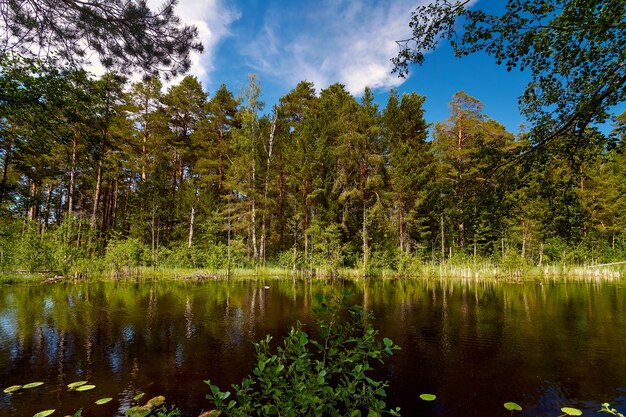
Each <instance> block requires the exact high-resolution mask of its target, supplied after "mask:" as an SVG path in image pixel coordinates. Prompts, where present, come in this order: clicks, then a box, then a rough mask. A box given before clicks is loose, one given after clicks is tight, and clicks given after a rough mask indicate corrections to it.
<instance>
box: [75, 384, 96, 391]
mask: <svg viewBox="0 0 626 417" xmlns="http://www.w3.org/2000/svg"><path fill="white" fill-rule="evenodd" d="M95 387H96V386H95V385H81V386H80V387H78V388H76V391H89V390H90V389H94V388H95Z"/></svg>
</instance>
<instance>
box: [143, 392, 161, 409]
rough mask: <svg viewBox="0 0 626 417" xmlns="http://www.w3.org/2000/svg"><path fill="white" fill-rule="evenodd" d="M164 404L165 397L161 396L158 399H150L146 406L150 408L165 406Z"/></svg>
mask: <svg viewBox="0 0 626 417" xmlns="http://www.w3.org/2000/svg"><path fill="white" fill-rule="evenodd" d="M164 402H165V397H164V396H162V395H159V396H158V397H154V398H151V399H149V400H148V402H147V403H146V405H147V406H148V407H158V406H160V405H163V403H164Z"/></svg>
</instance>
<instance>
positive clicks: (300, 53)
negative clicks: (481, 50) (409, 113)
mask: <svg viewBox="0 0 626 417" xmlns="http://www.w3.org/2000/svg"><path fill="white" fill-rule="evenodd" d="M423 1H426V0H423ZM419 3H420V1H415V0H413V1H410V0H363V1H350V0H308V1H289V0H268V1H265V0H235V1H228V2H227V1H222V0H180V2H179V5H178V8H177V14H178V15H179V16H180V17H181V18H182V19H183V20H184V21H186V22H188V23H192V24H195V25H196V26H197V27H198V28H199V32H200V37H201V40H202V41H203V43H204V45H205V52H204V53H203V54H202V55H201V56H195V57H194V65H193V67H192V70H191V73H192V74H193V75H196V76H198V78H199V79H200V80H201V81H202V83H203V85H204V86H205V89H207V90H208V92H209V94H211V93H212V92H214V91H215V90H216V89H217V88H218V87H219V85H220V84H222V83H224V84H226V85H227V86H228V88H229V89H230V90H231V91H234V92H235V93H236V92H237V91H238V90H239V89H240V88H242V87H245V85H246V83H247V77H248V74H249V73H255V74H257V76H258V78H259V79H260V82H261V86H262V94H263V100H264V101H265V103H266V105H267V106H266V109H267V110H269V109H270V108H271V105H273V104H274V103H276V102H277V101H278V99H279V97H280V96H282V95H284V94H286V93H287V92H289V91H290V90H291V89H292V88H294V87H295V86H296V84H297V83H298V82H299V81H301V80H308V81H312V82H314V84H315V87H316V88H317V90H318V91H319V90H320V89H322V88H325V87H327V86H328V85H330V84H332V83H335V82H340V83H342V84H345V85H346V88H347V89H348V90H349V91H350V92H351V93H353V94H354V95H357V96H358V95H360V94H361V93H362V91H363V89H364V87H365V86H370V87H371V88H372V89H373V91H374V93H375V97H376V100H377V102H378V103H379V104H380V106H381V108H382V107H384V105H385V103H386V100H387V96H388V93H389V90H390V89H391V88H396V89H397V90H398V91H399V92H400V93H402V92H416V93H418V94H422V95H425V96H426V103H425V109H426V119H427V120H428V121H429V122H436V121H439V120H443V119H445V118H447V117H448V115H449V108H448V103H449V101H450V99H451V97H452V95H453V94H454V93H455V92H457V91H460V90H464V91H465V92H466V93H468V94H470V95H471V96H474V97H476V98H478V99H479V100H481V101H482V102H483V103H484V104H485V107H484V112H485V113H486V114H487V115H488V116H490V117H491V118H493V119H495V120H497V121H499V122H501V123H503V124H504V125H505V126H506V127H507V129H508V130H509V131H512V132H515V133H517V132H518V131H519V126H520V124H521V123H522V122H523V121H524V119H523V118H522V117H521V116H520V114H519V111H518V108H517V98H518V96H520V95H521V93H522V91H523V88H524V86H525V85H526V83H527V80H528V76H527V74H524V73H520V72H519V71H516V70H513V71H511V72H507V71H506V69H505V68H504V67H502V66H498V65H496V64H494V62H493V59H491V58H490V57H488V56H485V55H483V54H475V55H471V56H469V57H464V58H462V59H459V58H455V57H454V56H453V54H452V51H451V48H450V46H449V45H448V44H442V45H441V46H440V47H439V48H438V49H437V50H435V51H434V52H431V53H429V54H428V55H427V56H426V62H425V64H424V65H423V66H421V67H420V66H413V67H412V68H411V72H410V75H409V77H408V78H407V79H401V78H398V77H397V76H396V75H395V74H391V73H390V72H391V68H392V66H391V63H390V61H389V60H390V58H392V57H393V56H394V55H395V54H396V53H397V51H398V47H397V45H396V43H395V41H396V40H398V39H404V38H406V37H408V35H409V34H410V30H409V27H408V22H409V19H410V15H411V11H412V10H413V8H414V7H415V6H416V5H417V4H419ZM477 3H479V5H480V6H481V7H493V5H494V3H497V4H500V5H501V3H503V2H492V1H489V2H488V1H486V0H478V1H477ZM149 4H151V5H158V4H160V1H159V0H149ZM487 5H489V6H487Z"/></svg>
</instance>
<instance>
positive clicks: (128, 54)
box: [0, 0, 203, 77]
mask: <svg viewBox="0 0 626 417" xmlns="http://www.w3.org/2000/svg"><path fill="white" fill-rule="evenodd" d="M176 3H177V0H166V1H165V2H164V3H163V5H162V6H161V7H160V9H158V10H157V11H153V10H151V9H150V8H149V7H148V6H147V4H146V1H145V0H135V1H128V0H83V1H81V0H3V1H0V54H2V55H5V54H8V53H13V54H20V55H26V56H32V55H34V56H38V57H39V58H44V59H45V58H50V57H53V56H58V57H60V58H61V59H62V60H64V61H66V62H68V63H70V64H73V65H81V64H84V63H85V62H87V61H89V59H90V58H91V55H93V54H94V53H95V55H96V56H97V57H98V59H99V60H100V62H101V63H102V64H103V65H104V67H105V68H107V69H117V70H118V71H122V72H127V71H129V70H133V69H137V70H141V71H144V72H145V73H147V74H154V73H161V74H164V75H165V76H166V77H170V76H174V75H177V74H179V73H181V72H185V71H187V70H188V69H189V67H190V65H191V60H190V53H191V52H193V51H197V52H201V51H202V50H203V47H202V44H201V43H200V42H199V41H198V40H197V37H198V31H197V28H195V27H194V26H186V25H184V24H182V23H181V21H180V19H179V18H178V17H177V16H176V15H175V14H174V7H175V6H176Z"/></svg>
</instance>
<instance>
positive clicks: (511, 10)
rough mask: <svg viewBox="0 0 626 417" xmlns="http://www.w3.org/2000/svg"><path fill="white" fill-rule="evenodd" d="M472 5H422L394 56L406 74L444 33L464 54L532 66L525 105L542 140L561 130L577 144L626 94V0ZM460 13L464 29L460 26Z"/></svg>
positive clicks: (530, 0) (510, 66) (538, 0)
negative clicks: (498, 9) (496, 8)
mask: <svg viewBox="0 0 626 417" xmlns="http://www.w3.org/2000/svg"><path fill="white" fill-rule="evenodd" d="M469 3H470V2H469V1H457V2H450V1H447V0H437V1H434V2H430V3H428V4H427V5H424V6H419V7H417V8H416V10H415V12H414V13H413V15H412V18H411V22H410V26H411V29H412V31H413V36H412V37H411V38H410V39H407V40H405V41H402V42H401V50H400V53H399V54H398V56H397V57H396V58H394V63H395V65H396V71H399V72H400V75H405V74H406V73H407V71H408V64H409V63H410V62H417V63H420V64H421V63H422V62H423V60H424V53H425V51H427V50H430V49H434V48H435V47H436V46H437V43H438V41H439V39H440V38H448V39H450V40H451V41H452V44H453V47H454V49H455V53H456V54H457V55H459V56H462V55H467V54H470V53H474V52H478V51H482V52H486V53H487V54H489V55H491V56H492V57H493V58H494V59H495V61H496V63H498V64H503V65H506V68H507V70H509V71H510V70H511V69H513V68H516V67H519V68H520V69H522V70H523V69H525V68H528V69H529V70H530V72H531V81H530V82H529V84H528V85H527V87H526V89H525V91H524V93H523V95H522V96H521V97H520V107H521V110H522V112H523V114H524V115H525V116H526V117H527V118H528V119H529V120H530V121H531V122H532V123H533V124H534V125H533V131H532V136H533V138H534V140H535V141H536V143H540V144H545V143H546V142H548V141H550V140H552V139H555V138H556V137H558V136H562V137H561V139H564V140H571V141H572V143H574V142H575V138H578V137H579V135H580V134H582V133H584V131H585V129H586V128H587V126H589V124H590V123H594V122H595V123H602V122H604V121H605V120H606V119H607V118H608V117H609V114H610V109H611V106H615V105H616V104H618V103H621V102H623V101H624V100H626V90H625V89H624V83H625V82H626V77H625V74H624V65H623V61H624V55H623V54H624V47H625V46H626V31H624V19H625V17H626V8H625V7H624V2H623V1H622V0H608V1H591V2H589V1H587V0H566V1H561V0H550V1H545V0H508V1H507V2H506V8H505V9H504V12H502V13H501V14H491V13H488V12H487V11H485V10H481V9H474V8H472V9H470V8H469ZM459 17H462V18H463V25H462V29H460V27H461V26H456V25H455V21H456V20H457V19H458V18H459ZM458 32H461V33H458ZM591 62H593V65H590V63H591ZM564 133H570V135H563V134H564ZM572 133H574V134H575V135H573V134H572Z"/></svg>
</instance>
